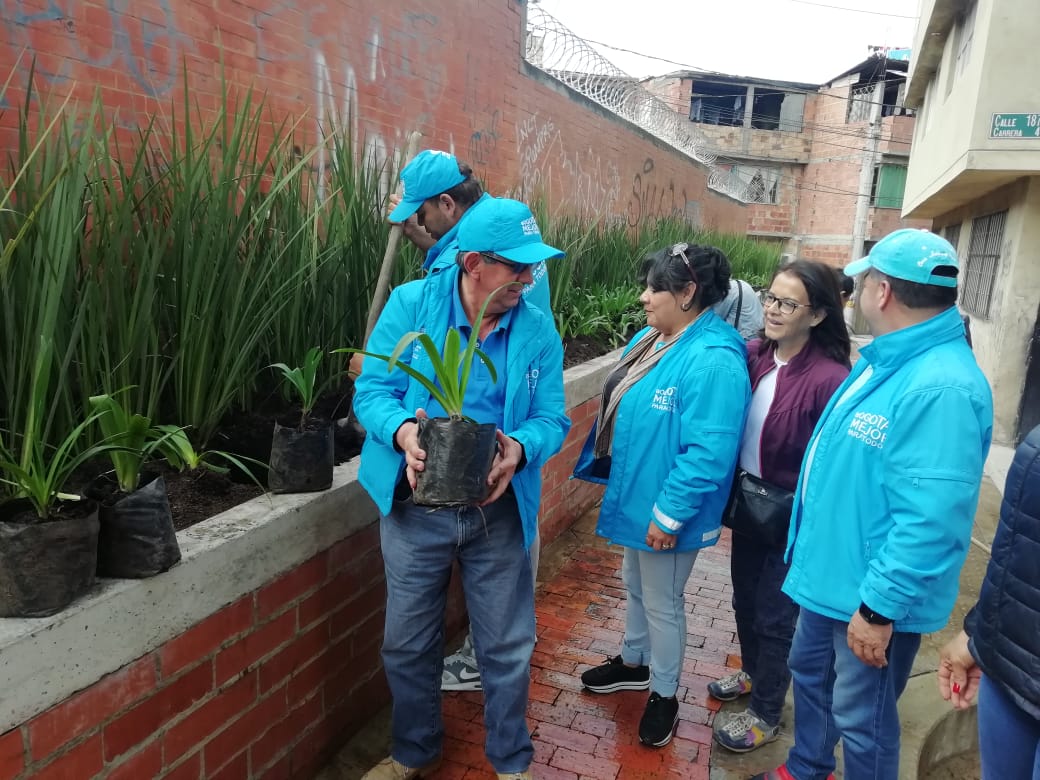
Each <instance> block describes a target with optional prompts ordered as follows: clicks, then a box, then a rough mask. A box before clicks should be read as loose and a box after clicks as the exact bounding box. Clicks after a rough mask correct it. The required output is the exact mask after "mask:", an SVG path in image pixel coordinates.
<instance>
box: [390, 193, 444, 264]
mask: <svg viewBox="0 0 1040 780" xmlns="http://www.w3.org/2000/svg"><path fill="white" fill-rule="evenodd" d="M400 202H401V196H400V195H396V194H394V195H391V196H390V201H389V202H388V203H387V208H386V216H387V220H386V221H387V222H390V213H391V212H392V211H393V210H394V209H395V208H397V206H398V204H399V203H400ZM390 224H391V225H400V226H401V232H402V233H404V237H405V238H407V239H408V240H409V241H411V242H412V243H413V244H415V245H416V246H417V247H419V249H422V250H423V251H425V250H427V249H429V248H430V247H431V246H433V245H434V244H436V243H437V240H436V239H435V238H434V237H433V236H431V235H430V234H429V233H427V232H426V228H424V227H423V226H422V225H420V224H419V216H418V212H416V213H415V214H412V215H411V216H410V217H408V219H406V220H405V221H404V222H390Z"/></svg>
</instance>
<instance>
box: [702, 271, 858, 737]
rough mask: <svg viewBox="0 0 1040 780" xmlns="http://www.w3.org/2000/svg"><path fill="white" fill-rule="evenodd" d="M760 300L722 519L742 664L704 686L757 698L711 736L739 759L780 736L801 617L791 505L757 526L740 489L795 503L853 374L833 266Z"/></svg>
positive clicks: (727, 696) (786, 275) (794, 276)
mask: <svg viewBox="0 0 1040 780" xmlns="http://www.w3.org/2000/svg"><path fill="white" fill-rule="evenodd" d="M762 304H763V308H764V309H765V328H764V330H763V333H762V338H761V339H758V340H755V341H752V342H751V343H750V344H748V372H749V373H750V375H751V387H752V397H751V408H750V410H749V412H748V418H747V425H746V426H745V428H744V437H743V443H742V445H741V450H740V469H739V470H738V474H737V479H736V481H735V484H734V495H733V498H734V501H733V503H732V505H731V508H730V509H731V514H730V515H729V516H728V517H727V520H726V522H727V525H731V526H732V527H733V529H734V530H733V551H732V555H731V557H730V571H731V576H732V580H733V607H734V610H735V611H736V619H737V636H738V638H739V640H740V650H741V661H742V665H743V668H742V669H741V670H740V671H738V672H736V673H734V674H731V675H729V676H727V677H724V678H722V679H721V680H716V681H715V682H712V683H709V684H708V692H709V693H710V694H711V695H712V696H713V697H715V698H716V699H719V700H721V701H733V700H735V699H737V698H739V697H740V696H742V695H744V694H748V693H750V694H751V698H750V702H749V706H748V707H747V709H745V710H743V711H741V712H737V713H733V714H729V715H728V717H727V714H725V713H720V714H719V715H718V716H717V717H716V718H715V727H714V731H715V740H716V741H717V742H718V743H719V744H720V745H722V746H723V747H725V748H728V749H729V750H732V751H735V752H738V753H744V752H747V751H750V750H754V749H755V748H757V747H760V746H761V745H764V744H766V743H767V742H772V741H773V740H774V739H776V738H777V736H778V734H779V731H780V712H781V710H782V709H783V705H784V698H785V696H786V694H787V686H788V685H789V684H790V682H791V673H790V671H789V670H788V668H787V656H788V653H789V652H790V649H791V639H792V637H793V636H794V628H795V623H796V621H797V619H798V606H797V605H796V604H795V603H794V602H793V601H791V599H790V598H789V597H788V596H787V595H786V594H785V593H783V592H781V590H780V586H781V585H783V582H784V578H785V577H786V576H787V564H786V563H784V551H785V547H786V541H787V523H788V519H789V517H790V511H789V508H788V509H787V511H781V512H778V513H777V514H778V515H782V518H783V519H782V520H779V521H774V522H773V525H772V526H771V527H762V526H760V525H755V524H753V523H752V522H750V521H748V520H747V519H746V515H747V514H749V513H750V511H751V510H750V509H748V508H747V507H746V506H745V505H744V504H742V502H741V501H740V491H741V489H742V487H743V486H745V485H747V484H748V483H749V481H750V484H751V486H752V487H751V489H752V490H754V491H757V492H759V493H760V494H761V493H762V492H763V491H765V492H769V493H770V494H774V495H778V496H780V495H783V496H785V500H786V501H788V502H789V501H790V500H791V498H793V496H792V495H791V494H792V493H793V491H794V489H795V487H796V486H797V482H798V473H799V471H800V469H801V465H802V457H803V455H804V454H805V448H806V446H807V444H808V442H809V438H810V436H811V435H812V432H813V429H814V428H815V427H816V421H817V420H818V419H819V418H820V415H821V414H822V413H823V410H824V407H825V406H826V405H827V402H828V401H829V400H830V398H831V396H832V395H833V394H834V390H835V389H836V388H837V387H838V385H840V384H841V383H842V381H844V379H845V377H846V376H848V373H849V334H848V330H847V328H846V327H845V321H844V319H843V317H842V305H841V291H840V288H839V287H838V281H837V277H836V276H835V274H834V270H833V269H832V268H831V267H830V266H827V265H823V264H822V263H814V262H809V261H807V260H796V261H794V262H792V263H790V264H788V265H785V266H784V267H783V268H781V269H780V270H778V271H777V272H776V274H775V275H774V276H773V281H772V283H771V284H770V286H769V289H768V290H766V291H764V292H763V293H762ZM747 475H750V476H747ZM778 503H779V502H778ZM760 522H761V521H760Z"/></svg>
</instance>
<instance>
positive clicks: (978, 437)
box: [755, 229, 993, 780]
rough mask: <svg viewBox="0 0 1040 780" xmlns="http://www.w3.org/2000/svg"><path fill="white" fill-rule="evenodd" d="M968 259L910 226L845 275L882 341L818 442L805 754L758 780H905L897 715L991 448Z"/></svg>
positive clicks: (800, 526)
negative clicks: (967, 291)
mask: <svg viewBox="0 0 1040 780" xmlns="http://www.w3.org/2000/svg"><path fill="white" fill-rule="evenodd" d="M957 272H958V261H957V252H956V250H954V248H953V247H952V246H951V245H950V244H949V243H948V242H947V241H945V240H944V239H942V238H940V237H939V236H937V235H935V234H934V233H931V232H929V231H927V230H912V229H905V230H897V231H895V232H894V233H891V234H889V235H888V236H886V237H885V238H883V239H882V240H881V241H879V242H878V243H877V244H876V245H875V246H874V248H873V249H872V250H871V251H870V254H869V255H868V256H867V257H865V258H863V259H862V260H858V261H856V262H854V263H851V264H850V265H849V266H848V267H846V269H845V273H846V274H847V275H848V276H858V275H861V274H862V278H861V280H860V282H859V285H858V287H859V290H860V292H859V301H860V307H861V309H862V312H863V316H864V318H865V319H866V320H867V322H868V324H869V325H870V330H871V333H872V334H873V335H874V340H873V342H872V343H871V344H869V345H867V346H865V347H863V348H862V349H861V350H860V359H859V361H858V362H857V363H856V366H855V367H854V368H853V370H852V373H851V374H850V375H849V377H848V379H847V380H846V381H845V382H844V383H843V384H842V385H841V386H840V387H839V388H838V389H837V390H836V391H835V393H834V396H833V398H832V399H831V402H830V404H828V406H827V408H826V409H825V410H824V412H823V416H822V417H821V418H820V421H819V422H818V423H817V425H816V430H815V432H814V433H813V438H812V439H811V441H810V442H809V447H808V448H807V450H806V454H805V459H804V461H803V462H802V471H801V475H800V476H799V486H798V492H797V493H796V495H795V503H794V511H793V514H792V517H791V528H790V531H789V536H788V548H787V556H788V560H789V561H790V564H791V568H790V571H789V573H788V575H787V579H786V580H785V582H784V586H783V590H784V592H785V593H787V594H788V595H789V596H790V597H791V598H792V599H793V600H794V601H795V602H796V603H797V604H798V605H799V606H800V607H801V613H800V617H799V619H798V627H797V629H796V631H795V636H794V643H793V645H792V647H791V654H790V657H789V661H788V663H789V664H790V667H791V673H792V675H793V680H794V704H795V708H794V716H795V728H794V735H795V744H794V746H793V747H792V748H791V751H790V753H789V754H788V757H787V761H786V763H785V764H784V765H783V766H781V767H778V768H777V769H774V770H772V771H770V772H765V773H763V774H760V775H756V776H755V777H756V778H758V779H759V780H791V778H794V780H823V779H824V778H826V777H828V776H829V774H830V773H831V772H832V771H833V770H834V767H835V759H834V748H835V746H836V745H837V742H838V739H839V738H840V739H841V743H842V749H843V752H844V758H845V777H846V779H847V780H898V773H899V731H900V729H899V714H898V712H897V710H896V700H897V699H898V698H899V695H900V694H901V693H902V692H903V688H904V686H905V685H906V681H907V678H908V677H909V675H910V667H911V665H912V663H913V660H914V656H915V655H916V654H917V649H918V647H919V646H920V643H921V634H922V633H930V632H933V631H938V630H939V629H941V628H942V627H943V626H944V625H945V624H946V621H947V620H948V619H949V616H950V612H951V611H952V609H953V604H954V600H955V599H956V597H957V589H958V579H959V575H960V570H961V567H962V566H963V564H964V559H965V557H966V555H967V551H968V543H969V540H970V538H971V528H972V523H973V521H974V518H975V508H976V505H977V504H978V497H979V486H980V483H981V479H982V467H983V464H984V462H985V460H986V454H987V452H988V451H989V444H990V436H991V433H992V427H993V403H992V396H991V393H990V389H989V385H988V384H987V383H986V379H985V377H984V376H983V375H982V372H981V371H980V370H979V367H978V366H977V365H976V363H975V358H974V357H973V355H972V353H971V349H970V348H969V347H968V344H967V342H966V341H965V339H964V325H963V324H962V322H961V318H960V315H959V314H958V312H957V306H956V303H957Z"/></svg>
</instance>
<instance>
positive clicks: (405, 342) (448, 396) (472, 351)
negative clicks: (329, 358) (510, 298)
mask: <svg viewBox="0 0 1040 780" xmlns="http://www.w3.org/2000/svg"><path fill="white" fill-rule="evenodd" d="M509 286H510V285H503V286H502V287H499V288H497V289H495V290H494V291H492V293H491V294H490V295H489V296H488V297H487V299H486V300H485V301H484V305H483V306H481V307H480V313H479V314H477V320H476V321H477V322H478V323H479V322H481V321H483V319H484V312H485V311H487V307H488V304H489V303H491V300H492V298H494V297H495V294H496V293H498V291H499V290H502V289H504V288H505V287H509ZM479 336H480V328H479V327H476V328H472V329H471V330H470V334H469V340H468V341H467V342H466V346H465V348H463V346H462V334H461V333H460V332H459V331H458V329H457V328H451V329H449V330H448V333H447V335H446V336H445V338H444V352H443V354H442V353H440V352H438V351H437V345H436V344H435V343H434V341H433V339H432V338H430V336H429V335H428V334H426V333H422V332H420V331H417V330H413V331H409V332H408V333H405V334H404V335H403V336H401V338H400V340H399V341H398V342H397V345H396V346H395V347H394V351H393V352H392V353H391V354H389V355H380V354H378V353H376V352H368V351H366V350H363V349H355V348H353V347H343V348H341V349H336V350H333V352H347V353H358V354H361V355H367V356H368V357H374V358H377V359H379V360H384V361H386V364H387V365H386V370H387V371H393V370H394V369H395V368H399V369H401V370H402V371H404V372H405V373H406V374H407V375H408V376H410V377H411V378H412V379H414V380H415V381H416V382H418V383H419V384H421V385H422V386H423V387H425V388H426V389H427V390H428V391H429V392H430V395H431V396H433V398H434V399H436V401H437V403H439V404H440V405H441V406H442V407H444V411H446V412H447V413H448V416H449V417H450V418H452V419H453V420H461V419H469V418H468V417H466V416H465V415H464V414H463V413H462V405H463V402H464V400H465V397H466V386H467V385H468V384H469V377H470V373H471V371H472V368H473V359H474V358H477V359H479V360H480V362H481V363H483V364H484V365H485V366H487V370H488V373H489V374H490V375H491V381H492V382H497V381H498V373H497V372H496V371H495V365H494V363H492V362H491V358H489V357H488V356H487V355H486V354H485V353H484V351H483V350H481V349H478V348H477V341H478V340H479ZM414 341H418V342H419V345H420V346H421V347H422V349H423V351H425V352H426V355H427V357H428V358H429V359H430V363H431V364H432V366H433V373H434V375H435V377H436V381H434V380H431V379H430V378H428V377H426V376H423V375H422V374H421V373H419V372H418V371H416V370H415V369H414V368H412V367H411V366H410V365H408V364H407V363H402V362H401V355H402V354H404V352H405V350H406V349H408V347H409V346H410V345H411V344H412V342H414Z"/></svg>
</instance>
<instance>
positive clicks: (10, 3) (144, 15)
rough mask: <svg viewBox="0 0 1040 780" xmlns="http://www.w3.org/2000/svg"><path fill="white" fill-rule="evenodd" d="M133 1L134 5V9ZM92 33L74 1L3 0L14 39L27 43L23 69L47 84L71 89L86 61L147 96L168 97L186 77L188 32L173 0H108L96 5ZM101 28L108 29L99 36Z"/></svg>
mask: <svg viewBox="0 0 1040 780" xmlns="http://www.w3.org/2000/svg"><path fill="white" fill-rule="evenodd" d="M131 5H132V6H133V8H131ZM93 8H94V11H95V13H96V16H92V19H91V35H90V37H89V39H88V38H87V36H85V35H83V34H81V33H80V30H79V29H78V27H77V24H76V19H77V17H80V18H82V10H81V9H80V7H79V4H78V3H73V2H71V0H44V2H42V3H41V2H32V1H31V0H2V1H0V17H2V20H3V25H4V28H5V30H7V31H8V35H11V36H12V39H11V40H10V41H8V45H12V46H15V45H17V46H24V47H25V56H23V58H22V61H21V63H20V70H21V71H22V73H23V75H27V74H28V71H29V68H30V67H33V66H34V63H35V76H36V78H38V79H40V83H41V86H43V87H45V88H55V87H59V88H60V87H65V86H67V85H69V84H70V83H71V82H72V81H73V80H74V76H73V73H74V69H75V68H76V67H77V66H78V65H81V64H85V65H88V66H90V67H93V68H98V69H106V70H108V69H110V70H116V71H119V72H120V73H121V74H125V75H126V76H127V77H128V78H130V80H131V81H132V82H133V85H134V88H135V89H137V90H139V91H140V92H141V93H142V94H145V95H150V96H152V97H162V96H165V95H167V94H169V93H170V91H171V90H172V89H173V87H174V86H175V85H176V84H177V83H178V81H179V80H180V78H181V58H182V55H183V52H184V48H185V40H186V39H185V36H184V35H183V34H182V33H181V32H180V31H179V30H178V27H177V23H176V19H175V17H174V13H173V8H172V5H171V3H170V0H104V1H103V2H101V3H99V4H98V5H97V6H96V7H93ZM98 30H101V31H104V35H102V37H101V38H100V39H99V37H98Z"/></svg>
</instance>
